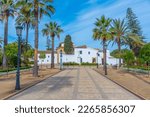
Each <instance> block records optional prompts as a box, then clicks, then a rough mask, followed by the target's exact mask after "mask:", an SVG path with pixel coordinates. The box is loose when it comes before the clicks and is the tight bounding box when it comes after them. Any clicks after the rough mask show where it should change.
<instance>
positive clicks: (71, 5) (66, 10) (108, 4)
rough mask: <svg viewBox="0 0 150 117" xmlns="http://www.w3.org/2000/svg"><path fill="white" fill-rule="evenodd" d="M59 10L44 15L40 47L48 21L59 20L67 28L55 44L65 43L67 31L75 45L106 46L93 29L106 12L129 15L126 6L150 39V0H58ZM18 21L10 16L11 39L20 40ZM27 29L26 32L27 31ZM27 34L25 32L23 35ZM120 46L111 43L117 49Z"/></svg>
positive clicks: (0, 28)
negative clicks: (16, 28) (17, 29)
mask: <svg viewBox="0 0 150 117" xmlns="http://www.w3.org/2000/svg"><path fill="white" fill-rule="evenodd" d="M53 6H54V7H55V9H56V12H55V14H54V15H52V17H51V18H49V17H43V19H42V20H41V21H40V26H39V30H40V32H39V50H45V48H46V37H43V35H42V33H41V30H42V28H43V27H44V24H45V23H48V22H50V21H56V22H57V23H58V24H60V25H61V26H62V28H63V30H64V33H62V34H61V37H60V39H57V38H56V39H55V47H57V46H58V44H59V43H60V42H62V41H63V40H64V38H65V36H66V35H67V34H70V35H71V36H72V41H73V42H74V43H75V45H84V44H86V45H87V46H90V47H94V48H100V49H101V48H102V45H100V42H99V41H93V39H92V29H93V28H94V22H95V21H96V20H95V19H96V18H100V17H101V15H103V14H104V15H106V16H107V17H110V18H121V19H123V18H125V15H126V9H127V8H128V7H131V8H132V9H133V11H134V13H135V14H136V15H137V17H138V19H139V21H140V24H141V27H142V29H143V34H144V36H145V37H146V41H147V42H150V27H149V26H150V0H54V3H53ZM14 23H15V20H12V19H11V18H10V19H9V42H13V41H15V40H16V33H15V26H14ZM3 28H4V26H3V24H2V23H0V36H1V37H3ZM24 32H25V31H24ZM23 37H25V33H24V34H23ZM29 42H30V43H31V45H33V44H34V30H30V32H29ZM116 48H117V46H113V47H112V46H111V45H110V46H108V49H110V50H113V49H116Z"/></svg>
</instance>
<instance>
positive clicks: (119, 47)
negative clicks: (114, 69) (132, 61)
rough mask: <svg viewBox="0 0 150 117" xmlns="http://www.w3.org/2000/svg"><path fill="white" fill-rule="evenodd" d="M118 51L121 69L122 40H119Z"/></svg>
mask: <svg viewBox="0 0 150 117" xmlns="http://www.w3.org/2000/svg"><path fill="white" fill-rule="evenodd" d="M118 51H119V68H120V67H121V44H120V38H119V39H118Z"/></svg>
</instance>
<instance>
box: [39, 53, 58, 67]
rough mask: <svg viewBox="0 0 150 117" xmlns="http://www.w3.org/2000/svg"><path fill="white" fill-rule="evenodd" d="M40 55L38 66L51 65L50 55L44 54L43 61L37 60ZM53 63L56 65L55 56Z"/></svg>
mask: <svg viewBox="0 0 150 117" xmlns="http://www.w3.org/2000/svg"><path fill="white" fill-rule="evenodd" d="M39 56H40V54H38V64H39V65H40V64H51V54H46V58H45V59H40V58H39ZM54 63H55V64H57V54H54Z"/></svg>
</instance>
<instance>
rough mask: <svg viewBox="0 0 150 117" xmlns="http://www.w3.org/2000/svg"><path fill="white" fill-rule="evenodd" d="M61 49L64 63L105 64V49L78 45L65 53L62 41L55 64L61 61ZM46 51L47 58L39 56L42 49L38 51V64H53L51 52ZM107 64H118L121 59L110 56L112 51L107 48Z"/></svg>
mask: <svg viewBox="0 0 150 117" xmlns="http://www.w3.org/2000/svg"><path fill="white" fill-rule="evenodd" d="M60 51H62V61H63V63H68V62H75V63H79V64H81V63H98V64H103V51H102V50H99V49H95V48H91V47H87V46H86V45H83V46H76V47H74V53H73V54H65V52H64V43H61V44H60V45H59V47H58V48H57V50H56V52H55V58H54V61H55V64H59V63H60ZM43 52H44V53H45V55H46V56H45V58H42V59H41V58H39V56H40V53H41V51H39V53H38V64H39V65H40V64H51V52H50V51H43ZM107 64H108V65H116V64H119V59H116V58H114V57H112V56H110V51H109V50H107Z"/></svg>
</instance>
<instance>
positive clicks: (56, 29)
mask: <svg viewBox="0 0 150 117" xmlns="http://www.w3.org/2000/svg"><path fill="white" fill-rule="evenodd" d="M42 32H43V34H48V35H50V37H51V38H52V53H51V68H54V38H55V36H57V37H58V38H59V37H60V33H62V32H63V30H62V29H61V27H60V26H59V25H58V24H57V23H56V22H50V23H49V24H45V28H44V29H43V30H42Z"/></svg>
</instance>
